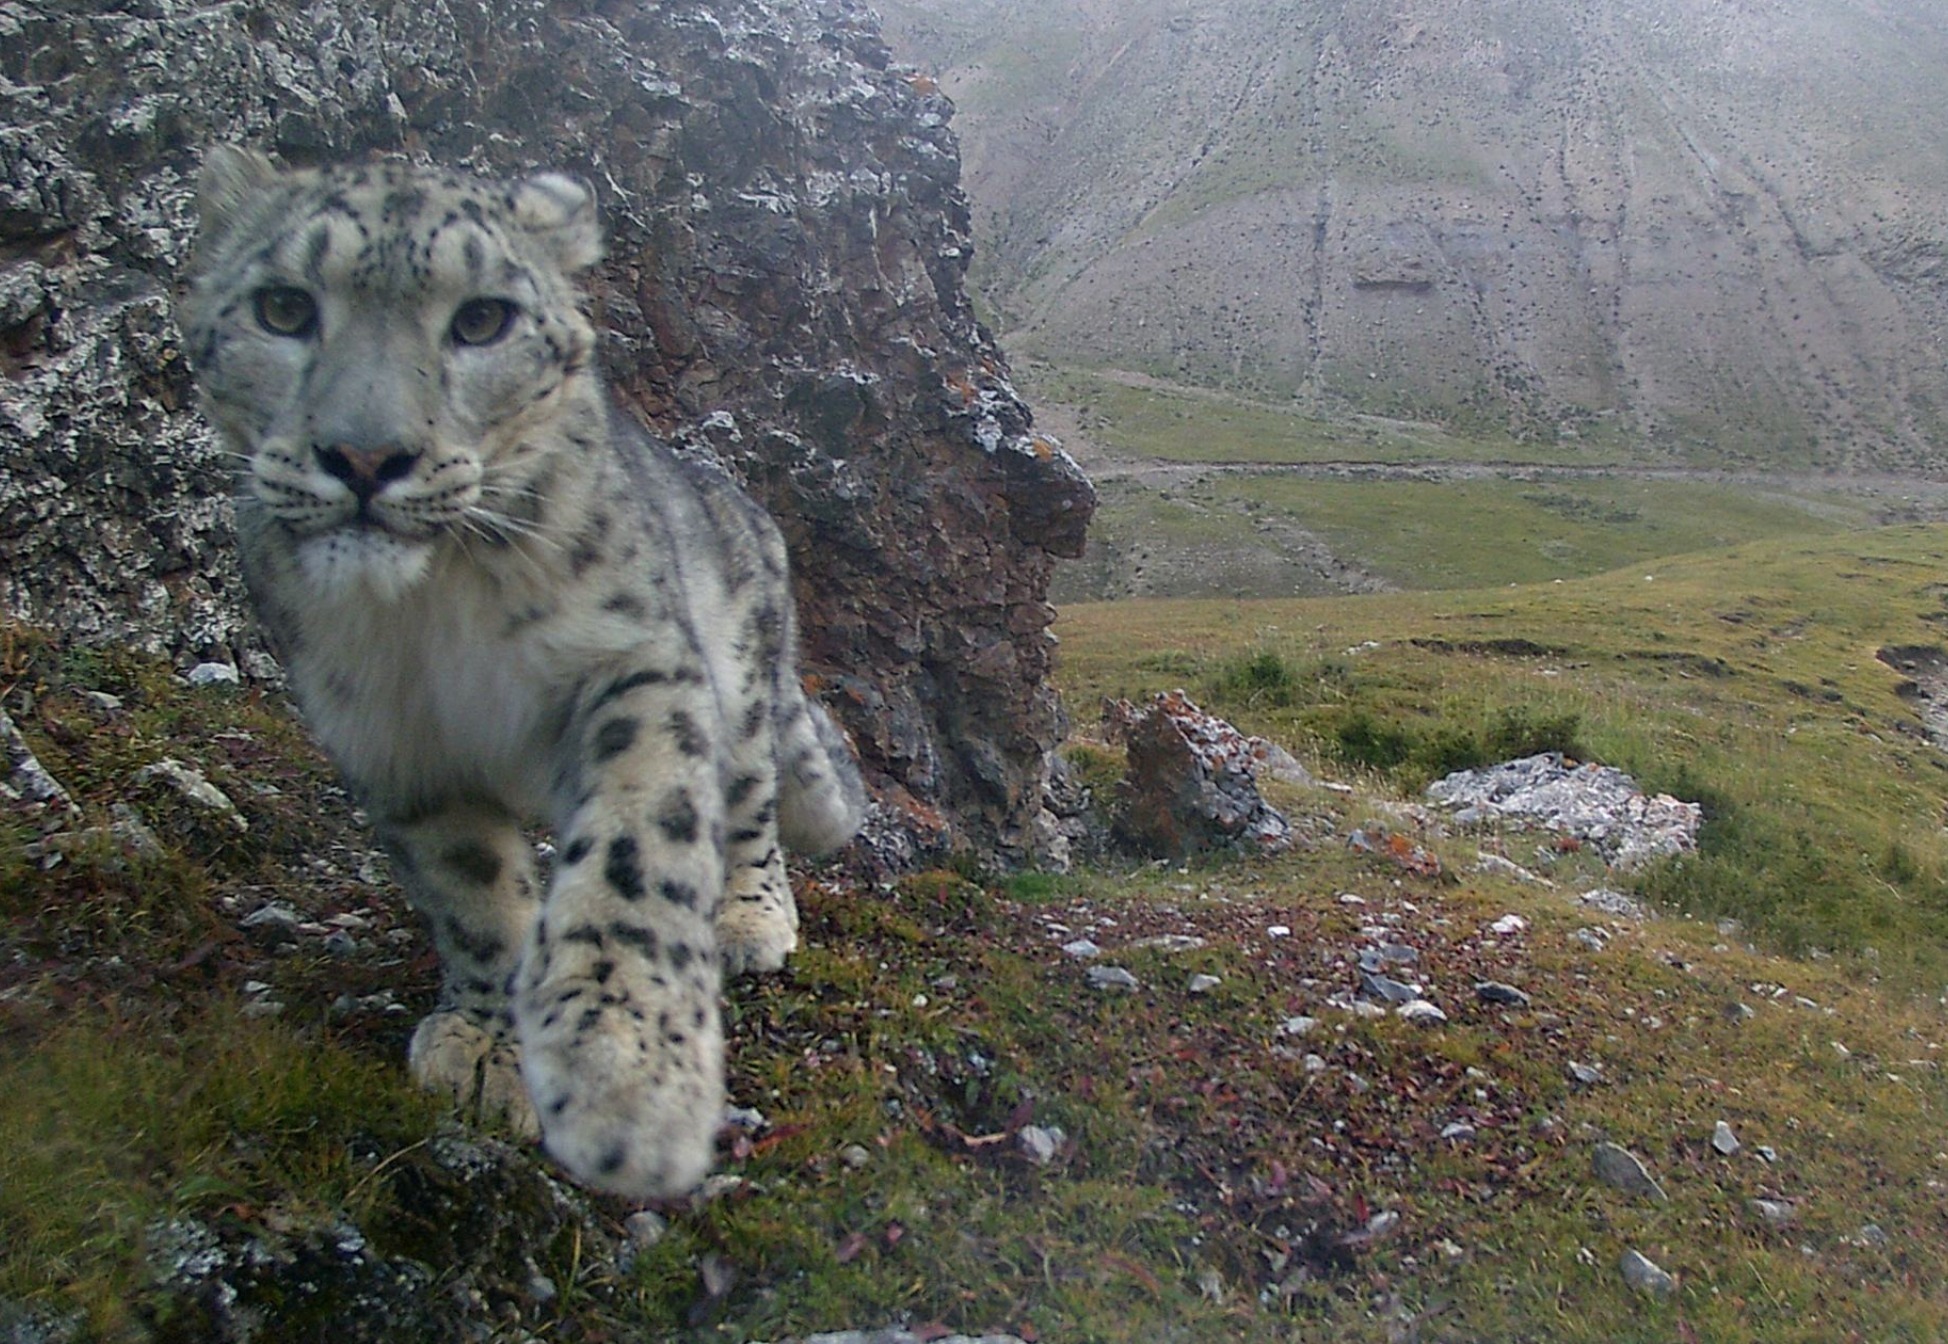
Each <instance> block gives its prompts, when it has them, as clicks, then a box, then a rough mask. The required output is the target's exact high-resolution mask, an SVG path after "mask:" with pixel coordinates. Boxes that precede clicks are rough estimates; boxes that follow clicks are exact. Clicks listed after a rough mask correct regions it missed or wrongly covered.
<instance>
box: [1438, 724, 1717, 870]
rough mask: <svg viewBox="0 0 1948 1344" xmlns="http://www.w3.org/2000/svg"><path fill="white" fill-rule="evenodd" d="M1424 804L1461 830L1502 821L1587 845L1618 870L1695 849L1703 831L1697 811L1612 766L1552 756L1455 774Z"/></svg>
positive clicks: (1701, 815) (1692, 805)
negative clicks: (1450, 814)
mask: <svg viewBox="0 0 1948 1344" xmlns="http://www.w3.org/2000/svg"><path fill="white" fill-rule="evenodd" d="M1427 797H1428V799H1429V801H1431V802H1434V803H1436V804H1439V805H1440V806H1442V807H1446V808H1451V809H1453V811H1454V818H1455V820H1456V821H1459V822H1461V823H1462V824H1464V825H1466V824H1470V823H1476V822H1487V821H1505V822H1509V823H1513V824H1516V825H1526V826H1537V827H1541V828H1543V829H1545V830H1551V831H1556V832H1559V833H1560V834H1563V835H1567V836H1570V837H1572V838H1574V839H1577V840H1584V841H1588V842H1589V843H1590V844H1592V845H1594V846H1595V847H1596V849H1597V850H1598V852H1600V853H1601V854H1602V855H1603V857H1604V859H1605V860H1606V861H1608V862H1609V864H1610V865H1611V866H1612V867H1615V868H1621V869H1630V868H1638V867H1641V866H1643V865H1644V864H1646V863H1649V862H1650V861H1652V860H1653V859H1660V858H1667V857H1670V856H1671V855H1675V854H1684V853H1688V852H1690V851H1691V850H1693V849H1696V848H1697V846H1698V828H1699V827H1700V826H1702V825H1704V809H1703V808H1702V807H1700V806H1699V805H1698V804H1696V803H1689V802H1684V801H1683V800H1681V799H1677V798H1673V797H1671V796H1670V795H1669V794H1667V793H1659V794H1647V793H1645V792H1644V791H1643V790H1642V789H1640V788H1638V787H1637V781H1636V780H1634V779H1632V778H1631V777H1630V776H1629V775H1626V774H1625V773H1624V772H1623V771H1621V770H1618V769H1616V768H1615V767H1613V766H1608V765H1597V764H1595V763H1594V762H1590V761H1584V762H1581V763H1578V762H1575V761H1570V760H1567V759H1565V758H1564V757H1563V755H1562V753H1561V752H1557V751H1549V752H1543V753H1541V754H1540V755H1536V756H1524V757H1522V758H1521V759H1520V760H1515V761H1504V762H1502V763H1501V764H1499V765H1491V766H1484V767H1483V768H1481V769H1479V770H1457V771H1455V772H1454V773H1453V774H1451V775H1448V776H1446V777H1445V778H1443V779H1437V780H1435V781H1434V782H1433V783H1432V784H1429V785H1428V786H1427Z"/></svg>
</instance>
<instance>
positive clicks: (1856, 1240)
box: [1848, 1223, 1887, 1247]
mask: <svg viewBox="0 0 1948 1344" xmlns="http://www.w3.org/2000/svg"><path fill="white" fill-rule="evenodd" d="M1848 1240H1850V1241H1851V1242H1852V1243H1853V1244H1854V1245H1855V1246H1874V1247H1879V1246H1885V1245H1886V1244H1887V1232H1886V1230H1885V1229H1884V1228H1882V1227H1881V1225H1880V1224H1879V1223H1866V1224H1863V1225H1862V1226H1861V1228H1860V1230H1859V1231H1858V1232H1855V1233H1854V1234H1853V1235H1852V1236H1851V1237H1850V1238H1848Z"/></svg>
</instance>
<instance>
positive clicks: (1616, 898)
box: [1576, 887, 1650, 923]
mask: <svg viewBox="0 0 1948 1344" xmlns="http://www.w3.org/2000/svg"><path fill="white" fill-rule="evenodd" d="M1576 900H1577V902H1578V903H1579V904H1581V905H1583V906H1586V907H1588V908H1589V909H1591V910H1597V911H1601V912H1602V913H1603V914H1606V915H1610V916H1613V917H1614V918H1617V919H1629V920H1635V921H1637V922H1638V923H1642V922H1643V921H1644V920H1647V919H1649V918H1650V908H1649V907H1648V906H1646V905H1645V904H1644V903H1643V902H1642V901H1640V900H1638V899H1637V898H1636V897H1635V896H1628V895H1625V894H1624V893H1623V892H1621V891H1611V890H1609V889H1608V888H1607V887H1599V888H1597V889H1596V890H1595V891H1586V892H1584V893H1583V894H1582V895H1581V896H1578V897H1577V898H1576Z"/></svg>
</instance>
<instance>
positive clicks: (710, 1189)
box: [691, 1171, 750, 1208]
mask: <svg viewBox="0 0 1948 1344" xmlns="http://www.w3.org/2000/svg"><path fill="white" fill-rule="evenodd" d="M749 1184H750V1182H749V1181H747V1180H745V1179H744V1178H743V1177H742V1176H735V1175H732V1174H731V1173H730V1172H728V1171H720V1172H718V1173H717V1174H716V1175H714V1176H708V1177H705V1178H704V1183H703V1184H702V1185H701V1186H699V1187H698V1188H697V1193H696V1194H694V1195H692V1196H691V1199H692V1201H693V1202H694V1203H695V1204H696V1205H697V1207H699V1208H701V1207H703V1206H704V1205H705V1204H710V1203H714V1202H715V1201H717V1200H720V1199H722V1198H723V1197H724V1196H725V1195H728V1194H731V1193H732V1192H734V1191H737V1190H742V1189H743V1188H744V1187H745V1186H746V1185H749Z"/></svg>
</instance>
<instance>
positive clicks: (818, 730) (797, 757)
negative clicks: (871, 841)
mask: <svg viewBox="0 0 1948 1344" xmlns="http://www.w3.org/2000/svg"><path fill="white" fill-rule="evenodd" d="M793 701H794V702H795V703H793V704H792V705H791V707H790V708H789V709H788V710H787V711H786V717H785V719H784V721H783V722H781V723H780V724H779V725H778V774H779V780H778V793H779V801H778V834H779V836H780V837H781V838H782V839H783V840H784V842H785V843H786V844H787V845H789V846H790V847H791V848H792V849H794V850H796V851H798V852H799V853H800V854H823V853H825V852H826V851H828V850H833V849H837V848H838V847H839V846H840V845H843V844H844V843H845V842H846V841H848V840H850V839H852V837H853V835H854V834H856V833H857V832H858V830H859V827H860V825H861V823H863V822H864V821H865V819H866V789H865V785H863V784H862V783H861V782H860V780H859V766H858V763H857V762H856V761H854V759H853V756H852V748H851V746H850V745H848V744H847V742H846V740H845V736H844V735H843V734H842V733H840V732H839V729H838V725H836V724H834V723H833V722H832V720H831V718H830V717H829V716H828V715H827V714H826V712H825V710H824V709H823V708H822V707H820V706H818V705H815V704H812V703H811V702H810V701H808V700H806V699H805V698H804V697H803V696H796V697H793Z"/></svg>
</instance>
